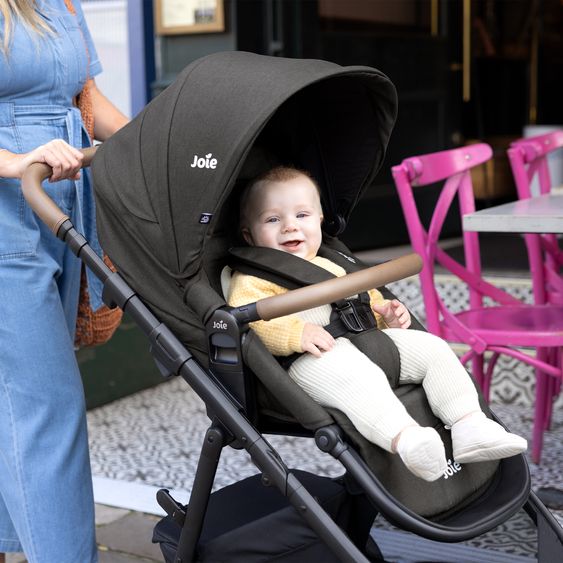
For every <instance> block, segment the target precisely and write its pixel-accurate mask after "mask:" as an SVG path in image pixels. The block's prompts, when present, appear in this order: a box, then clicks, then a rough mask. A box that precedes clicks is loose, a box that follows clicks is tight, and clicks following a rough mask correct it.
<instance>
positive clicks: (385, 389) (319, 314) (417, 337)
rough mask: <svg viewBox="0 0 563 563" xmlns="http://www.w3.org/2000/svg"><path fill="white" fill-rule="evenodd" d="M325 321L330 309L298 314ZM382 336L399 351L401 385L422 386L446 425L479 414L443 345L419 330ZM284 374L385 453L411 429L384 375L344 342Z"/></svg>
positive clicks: (469, 387)
mask: <svg viewBox="0 0 563 563" xmlns="http://www.w3.org/2000/svg"><path fill="white" fill-rule="evenodd" d="M327 315H330V306H326V307H317V308H316V309H311V310H309V311H305V312H303V313H300V316H302V318H303V319H304V320H305V321H307V322H314V323H315V324H327V323H328V319H327V318H326V316H327ZM319 321H320V322H319ZM323 321H326V322H323ZM383 332H385V334H387V336H389V337H390V338H391V339H392V340H393V342H394V343H395V345H396V346H397V348H398V350H399V353H400V356H401V371H400V379H399V381H400V383H422V386H423V388H424V391H425V393H426V396H427V398H428V402H429V404H430V407H431V408H432V412H433V413H434V414H435V415H436V416H437V417H438V418H440V419H441V420H442V421H443V422H444V423H445V424H447V425H450V426H451V425H452V424H453V423H454V422H455V421H456V420H459V419H460V418H461V417H462V416H464V415H465V414H468V413H470V412H473V411H478V410H481V409H480V406H479V400H478V397H477V392H476V390H475V387H474V385H473V383H472V382H471V379H470V377H469V375H468V373H467V372H466V371H465V368H464V367H463V366H462V365H461V363H460V362H459V360H458V358H457V357H456V355H455V354H454V352H453V351H452V349H451V348H450V347H449V346H448V344H447V342H445V341H444V340H442V339H441V338H438V337H437V336H434V335H433V334H430V333H428V332H423V331H419V330H410V329H409V330H405V329H401V328H388V329H384V331H383ZM288 373H289V376H290V377H291V378H292V379H293V380H294V381H295V382H296V383H297V384H298V385H299V386H300V387H301V388H302V389H303V390H304V391H305V392H306V393H307V394H309V395H310V396H311V397H312V398H313V399H314V400H315V401H317V402H318V403H319V404H321V405H323V406H327V407H334V408H336V409H338V410H340V411H342V412H343V413H345V414H346V415H347V416H348V418H349V419H350V420H351V421H352V423H353V424H354V426H355V427H356V428H357V429H358V431H359V432H360V434H362V435H363V436H364V437H365V438H366V439H368V440H369V441H370V442H373V443H375V444H377V445H378V446H380V447H382V448H383V449H385V450H387V451H391V442H392V440H393V438H395V436H397V435H398V434H399V432H400V431H401V430H402V429H403V428H405V427H406V426H409V425H412V424H416V422H415V421H414V420H413V419H412V418H411V416H410V415H409V414H408V413H407V411H406V409H405V407H404V406H403V405H402V403H401V402H400V401H399V399H397V397H396V396H395V394H394V393H393V391H392V390H391V387H390V386H389V383H388V381H387V377H386V376H385V373H384V372H383V370H382V369H381V368H380V367H379V366H377V365H376V364H374V363H373V362H372V361H371V360H370V359H369V358H368V357H367V356H366V355H365V354H363V353H362V352H360V350H358V348H356V347H355V346H354V345H353V344H352V343H351V342H350V341H349V340H348V339H346V338H337V339H336V344H335V346H334V348H333V349H332V350H330V351H328V352H324V353H323V354H322V356H321V357H320V358H315V357H314V356H312V355H311V354H307V353H306V354H303V355H302V356H300V357H299V358H298V359H297V360H296V361H295V362H293V364H292V365H291V366H290V368H289V370H288Z"/></svg>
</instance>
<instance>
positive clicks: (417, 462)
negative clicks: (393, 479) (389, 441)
mask: <svg viewBox="0 0 563 563" xmlns="http://www.w3.org/2000/svg"><path fill="white" fill-rule="evenodd" d="M397 453H398V454H399V456H400V457H401V459H402V460H403V463H404V464H405V465H406V466H407V469H409V470H410V471H411V472H412V473H414V474H415V475H416V476H417V477H420V478H421V479H424V480H425V481H436V479H439V478H440V477H442V475H443V474H444V471H446V469H447V467H448V463H447V461H446V452H445V450H444V444H443V443H442V440H441V439H440V435H439V434H438V432H436V430H434V428H429V427H423V426H409V427H407V428H405V429H404V430H403V431H402V432H401V434H400V436H399V440H398V443H397Z"/></svg>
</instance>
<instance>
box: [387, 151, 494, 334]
mask: <svg viewBox="0 0 563 563" xmlns="http://www.w3.org/2000/svg"><path fill="white" fill-rule="evenodd" d="M491 156H492V149H491V147H490V146H489V145H486V144H476V145H470V146H467V147H462V148H459V149H453V150H447V151H441V152H436V153H431V154H426V155H422V156H415V157H411V158H407V159H405V160H403V162H402V163H401V164H399V165H398V166H394V167H393V168H392V171H393V178H394V180H395V184H396V186H397V190H398V193H399V198H400V200H401V205H402V208H403V213H404V216H405V221H406V224H407V228H408V231H409V236H410V239H411V243H412V246H413V249H414V251H415V252H417V253H418V254H419V255H420V256H421V257H422V259H423V262H424V266H423V269H422V272H421V273H420V281H421V288H422V293H423V298H424V304H425V308H426V315H427V328H428V330H430V331H431V332H433V333H434V334H438V335H443V334H442V331H441V323H440V313H441V314H442V316H449V315H448V312H447V311H446V309H445V306H444V304H443V302H442V301H441V299H440V298H439V296H438V294H437V292H436V289H435V285H434V265H435V262H438V263H440V264H441V265H442V266H443V267H445V268H446V269H448V270H450V271H451V272H453V273H454V274H455V275H457V276H459V277H461V278H462V279H463V280H464V281H465V282H466V283H467V284H468V286H469V288H470V305H471V306H472V307H479V306H481V304H482V296H481V294H480V292H478V291H475V290H474V289H473V288H474V287H475V286H476V285H479V283H480V281H479V280H480V275H481V263H480V254H479V239H478V236H477V233H470V232H464V233H463V243H464V250H465V264H466V267H465V268H464V267H463V266H462V265H461V264H459V263H458V262H456V261H455V260H453V259H452V258H451V257H449V256H448V255H446V253H445V252H444V251H442V250H441V249H440V247H439V246H438V240H439V237H440V232H441V229H442V226H443V224H444V220H445V219H446V215H447V213H448V210H449V209H450V207H451V204H452V203H453V202H454V200H455V196H456V195H457V196H458V200H459V207H460V213H461V215H464V214H466V213H471V212H473V211H475V199H474V196H473V185H472V183H471V174H470V170H471V169H472V168H474V167H475V166H478V165H480V164H482V163H483V162H485V161H487V160H489V159H490V158H491ZM442 180H445V183H444V186H443V188H442V191H441V193H440V196H439V199H438V202H437V204H436V207H435V209H434V212H433V214H432V218H431V220H430V224H429V226H428V228H426V227H425V226H424V225H423V224H422V222H421V220H420V215H419V213H418V209H417V207H416V203H415V198H414V193H413V187H416V186H426V185H429V184H434V183H436V182H440V181H442Z"/></svg>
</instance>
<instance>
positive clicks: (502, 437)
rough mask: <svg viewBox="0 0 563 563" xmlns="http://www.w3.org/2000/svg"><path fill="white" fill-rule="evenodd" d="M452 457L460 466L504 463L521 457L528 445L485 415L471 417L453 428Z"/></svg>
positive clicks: (481, 413) (477, 413) (458, 422)
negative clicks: (519, 455) (476, 463)
mask: <svg viewBox="0 0 563 563" xmlns="http://www.w3.org/2000/svg"><path fill="white" fill-rule="evenodd" d="M452 445H453V456H454V459H455V461H457V462H458V463H473V462H477V461H486V460H492V459H503V458H505V457H511V456H513V455H516V454H519V453H522V452H523V451H525V450H526V448H527V445H528V444H527V442H526V440H525V439H524V438H522V437H521V436H517V435H516V434H511V433H510V432H507V431H506V430H505V429H504V428H503V427H502V426H501V425H500V424H498V423H496V422H495V421H494V420H491V419H489V418H487V417H486V416H485V413H483V412H475V413H472V414H470V415H468V416H466V417H464V418H462V419H461V420H458V421H457V422H456V423H455V424H454V425H453V426H452Z"/></svg>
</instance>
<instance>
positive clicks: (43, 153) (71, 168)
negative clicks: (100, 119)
mask: <svg viewBox="0 0 563 563" xmlns="http://www.w3.org/2000/svg"><path fill="white" fill-rule="evenodd" d="M0 158H3V160H2V174H0V176H3V177H4V178H21V177H22V175H23V173H24V172H25V170H26V168H27V167H28V166H29V165H30V164H33V163H34V162H43V163H45V164H48V165H49V166H50V167H51V168H52V169H53V173H52V174H51V176H50V177H49V182H58V181H59V180H64V179H65V178H71V179H72V180H77V179H78V178H79V177H80V168H81V167H82V160H83V159H84V156H83V155H82V153H81V152H80V151H79V150H78V149H75V148H74V147H71V146H70V145H69V144H68V143H66V142H65V141H63V140H62V139H54V140H53V141H49V142H48V143H45V144H44V145H40V146H39V147H37V148H36V149H33V150H32V151H30V152H28V153H23V154H14V153H10V152H9V151H3V152H1V153H0Z"/></svg>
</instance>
